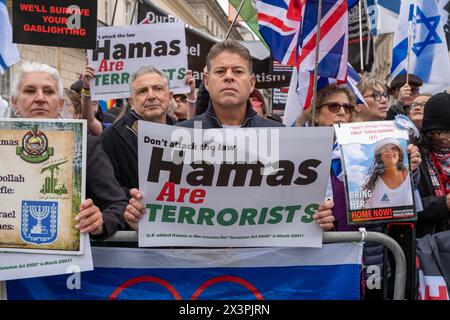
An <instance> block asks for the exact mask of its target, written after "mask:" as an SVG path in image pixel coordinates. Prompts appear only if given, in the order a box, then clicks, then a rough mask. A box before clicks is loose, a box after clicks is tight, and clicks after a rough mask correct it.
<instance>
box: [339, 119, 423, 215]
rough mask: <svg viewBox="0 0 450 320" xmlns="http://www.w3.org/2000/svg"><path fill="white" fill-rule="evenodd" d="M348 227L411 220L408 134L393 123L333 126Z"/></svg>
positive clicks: (412, 210) (412, 200) (381, 122)
mask: <svg viewBox="0 0 450 320" xmlns="http://www.w3.org/2000/svg"><path fill="white" fill-rule="evenodd" d="M334 127H335V130H336V137H337V141H338V142H339V147H340V151H341V161H342V165H343V169H344V171H343V172H344V182H345V186H346V188H345V189H346V190H345V191H346V201H347V212H348V215H347V220H348V222H349V223H350V224H360V223H364V224H365V223H371V222H373V223H381V222H392V221H401V220H414V219H415V218H416V215H415V210H414V196H413V191H412V190H413V188H412V177H411V173H410V167H409V160H408V152H407V145H408V131H407V130H406V129H403V128H400V127H398V126H397V125H395V124H394V121H374V122H356V123H344V124H338V125H335V126H334Z"/></svg>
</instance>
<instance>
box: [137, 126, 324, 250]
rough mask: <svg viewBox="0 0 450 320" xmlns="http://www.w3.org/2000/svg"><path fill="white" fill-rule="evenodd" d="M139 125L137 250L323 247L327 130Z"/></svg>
mask: <svg viewBox="0 0 450 320" xmlns="http://www.w3.org/2000/svg"><path fill="white" fill-rule="evenodd" d="M138 127H139V137H138V150H139V188H140V190H141V191H142V192H143V195H144V199H143V202H144V205H145V206H146V209H147V212H146V214H145V215H144V217H143V218H142V219H141V220H140V221H139V245H140V246H201V247H255V246H256V247H258V246H288V247H289V246H294V247H302V246H303V247H320V246H322V232H321V229H320V227H319V226H318V224H317V223H316V222H315V220H314V218H313V215H314V213H316V212H317V210H318V208H319V204H320V203H322V202H323V201H324V199H325V193H326V188H327V183H328V176H329V170H330V162H331V151H330V150H331V148H332V139H333V130H332V128H239V129H231V128H229V129H208V130H201V129H198V128H195V129H187V128H180V127H171V126H165V125H159V124H156V123H150V122H145V121H139V124H138Z"/></svg>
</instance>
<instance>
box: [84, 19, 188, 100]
mask: <svg viewBox="0 0 450 320" xmlns="http://www.w3.org/2000/svg"><path fill="white" fill-rule="evenodd" d="M88 58H89V64H90V65H91V66H93V67H94V69H95V78H94V79H92V80H91V94H92V99H93V100H100V99H102V100H107V99H116V98H128V97H130V96H131V93H130V89H129V85H128V83H129V80H130V77H131V75H132V74H133V73H134V72H136V71H137V70H138V69H139V68H140V67H142V66H148V65H151V66H154V67H156V68H158V69H159V70H161V71H163V72H165V74H166V75H167V77H168V79H169V84H170V88H171V90H172V91H173V92H174V93H186V92H189V91H190V89H189V87H188V86H187V85H186V84H185V74H186V71H187V65H188V64H187V55H186V37H185V31H184V25H183V24H182V23H181V22H174V23H162V24H152V25H148V24H147V25H134V26H126V27H101V28H98V33H97V48H96V49H95V50H89V51H88Z"/></svg>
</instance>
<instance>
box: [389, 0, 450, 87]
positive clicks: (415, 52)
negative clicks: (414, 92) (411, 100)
mask: <svg viewBox="0 0 450 320" xmlns="http://www.w3.org/2000/svg"><path fill="white" fill-rule="evenodd" d="M443 14H444V13H443V9H442V8H440V6H439V3H438V1H437V0H416V1H413V2H410V1H402V3H401V7H400V16H399V21H398V27H397V30H396V32H395V35H394V48H393V52H392V67H391V76H392V78H394V77H395V76H397V75H399V74H402V73H406V71H407V70H406V69H407V60H408V32H409V34H410V35H411V39H412V40H411V41H412V45H411V53H410V67H409V72H410V73H412V74H415V75H417V76H418V77H420V78H421V79H422V80H423V82H424V85H423V86H422V88H421V92H427V93H432V94H434V93H437V92H439V91H443V90H447V89H448V88H449V87H450V78H449V77H448V74H449V73H450V60H449V55H448V51H447V44H446V41H445V33H444V27H443V26H444V22H445V21H444V19H443Z"/></svg>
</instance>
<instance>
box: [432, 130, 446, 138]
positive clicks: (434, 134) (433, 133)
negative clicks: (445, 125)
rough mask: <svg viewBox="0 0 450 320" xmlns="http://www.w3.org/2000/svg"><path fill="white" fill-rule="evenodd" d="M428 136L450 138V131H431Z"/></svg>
mask: <svg viewBox="0 0 450 320" xmlns="http://www.w3.org/2000/svg"><path fill="white" fill-rule="evenodd" d="M426 135H427V136H446V137H450V130H430V131H427V133H426Z"/></svg>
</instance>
